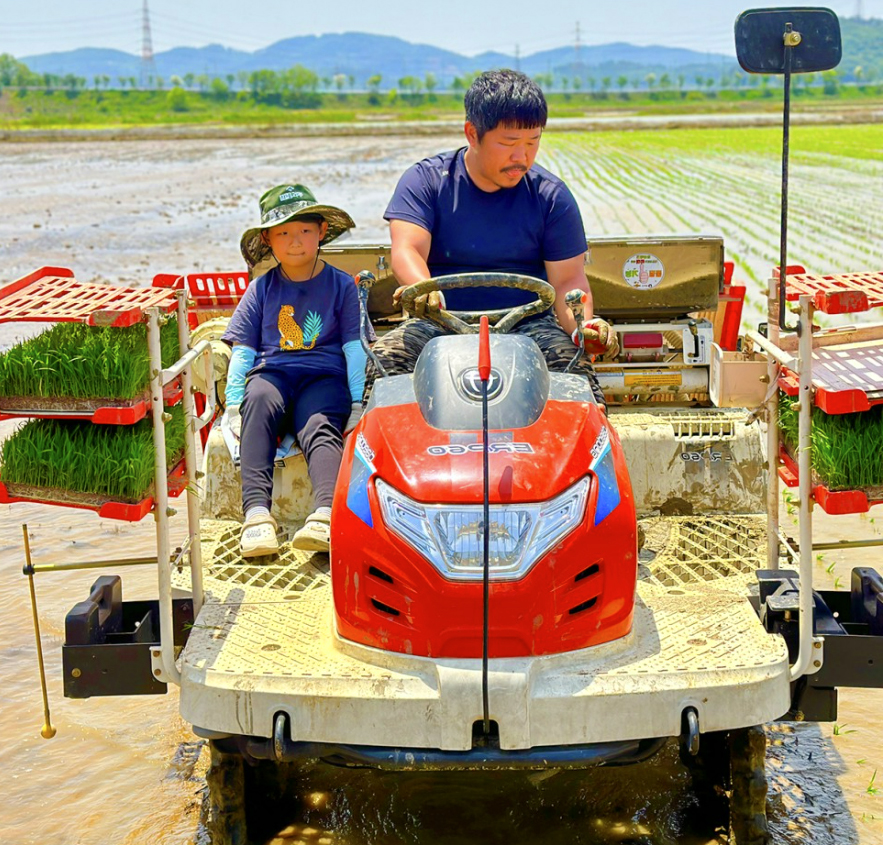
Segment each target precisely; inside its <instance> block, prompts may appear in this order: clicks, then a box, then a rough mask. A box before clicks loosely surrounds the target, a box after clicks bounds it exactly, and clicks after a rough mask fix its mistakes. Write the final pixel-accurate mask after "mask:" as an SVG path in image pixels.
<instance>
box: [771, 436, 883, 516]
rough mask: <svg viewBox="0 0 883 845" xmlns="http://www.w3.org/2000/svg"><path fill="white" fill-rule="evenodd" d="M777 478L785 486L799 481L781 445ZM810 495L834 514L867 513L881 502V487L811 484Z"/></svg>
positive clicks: (824, 508) (788, 455)
mask: <svg viewBox="0 0 883 845" xmlns="http://www.w3.org/2000/svg"><path fill="white" fill-rule="evenodd" d="M779 460H780V462H781V465H780V466H779V478H781V479H782V482H783V483H784V484H785V485H786V486H787V487H797V485H798V484H799V483H800V477H799V475H798V470H797V463H796V462H795V460H794V458H793V457H792V456H791V454H790V453H789V452H788V450H787V449H786V448H785V447H784V446H783V445H780V446H779ZM812 496H813V499H815V501H816V503H817V504H818V505H819V507H820V508H821V509H822V510H823V511H824V512H825V513H827V514H831V515H834V516H838V515H843V514H848V513H867V512H868V510H869V509H870V508H871V507H872V506H873V505H879V504H883V487H869V488H867V489H864V490H831V489H829V488H828V487H826V486H825V485H824V484H821V483H816V482H815V479H814V483H813V484H812Z"/></svg>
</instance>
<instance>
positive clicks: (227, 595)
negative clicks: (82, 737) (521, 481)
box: [179, 517, 790, 750]
mask: <svg viewBox="0 0 883 845" xmlns="http://www.w3.org/2000/svg"><path fill="white" fill-rule="evenodd" d="M643 525H644V530H645V534H646V541H645V544H644V548H643V550H642V553H641V560H642V572H641V575H642V577H641V579H640V581H639V584H638V597H637V603H636V608H635V623H634V628H633V631H632V633H631V634H630V635H629V636H628V637H625V638H623V639H621V640H619V641H617V642H614V643H610V644H607V645H603V646H598V647H595V648H590V649H585V650H582V651H578V652H571V653H568V654H563V655H552V656H547V657H538V658H507V659H498V660H491V661H490V704H491V717H492V718H493V719H495V720H496V721H497V722H498V723H499V727H500V745H501V748H503V749H519V748H530V747H536V746H546V745H563V744H578V743H592V742H601V741H615V740H628V739H638V738H644V737H654V736H674V735H678V734H679V733H680V732H681V718H682V712H683V709H684V708H685V707H695V708H696V710H697V712H698V713H699V724H700V727H701V730H703V731H711V730H720V729H724V728H732V727H740V726H748V725H754V724H760V723H763V722H766V721H769V720H771V719H775V718H778V717H779V716H781V715H782V714H783V713H784V712H785V711H786V710H787V709H788V705H789V700H790V699H789V683H788V657H787V652H786V649H785V644H784V641H783V640H782V639H781V638H779V637H774V636H770V635H768V634H767V633H766V632H765V631H764V629H763V626H762V625H761V624H760V621H759V620H758V617H757V615H756V613H755V612H754V610H753V608H752V607H751V605H750V604H749V602H748V589H749V584H750V582H751V581H752V580H753V572H754V570H755V569H757V568H760V566H761V565H762V564H763V560H762V557H761V554H762V551H763V549H764V548H765V525H764V521H763V518H762V517H739V518H730V519H721V518H716V517H672V518H659V519H654V520H647V521H645V522H644V523H643ZM206 527H207V529H208V530H207V531H206V537H205V539H204V541H203V550H204V560H205V562H206V572H205V576H206V593H207V602H206V605H205V607H204V608H203V609H202V611H201V613H200V614H199V618H198V619H197V622H196V624H195V626H194V629H193V631H192V633H191V635H190V639H189V641H188V643H187V647H186V648H185V650H184V653H183V657H182V673H183V679H182V689H181V713H182V715H183V716H184V718H185V719H187V720H188V721H190V722H192V723H193V724H194V725H197V726H199V727H201V728H205V729H210V730H214V731H218V732H227V733H231V734H244V735H251V736H263V737H269V736H271V735H272V726H273V719H274V717H275V714H276V713H278V712H280V711H284V712H286V713H288V715H289V720H290V724H291V736H292V739H293V740H295V741H297V740H311V741H316V742H334V743H344V744H347V743H348V744H363V745H381V746H397V747H424V748H440V749H450V750H465V749H468V748H470V747H471V745H472V725H473V723H474V722H475V721H477V720H478V719H480V718H481V715H482V702H481V671H480V661H478V660H439V661H432V660H428V659H425V658H417V657H412V656H408V655H403V654H393V653H388V652H383V651H379V650H376V649H370V648H366V647H363V646H357V645H354V644H352V643H349V642H346V641H342V640H340V639H339V638H338V637H337V636H336V634H335V632H334V626H333V608H332V597H331V589H330V581H329V578H328V574H327V571H326V569H325V567H326V565H327V558H325V556H322V555H312V556H311V555H309V553H304V552H294V551H293V550H291V549H290V547H288V546H283V550H282V554H281V555H280V557H279V558H278V559H272V560H268V561H267V562H266V564H264V565H261V564H259V563H256V562H255V561H249V562H247V563H243V562H241V561H240V560H238V559H237V548H238V533H237V532H238V526H236V524H235V523H223V522H218V523H211V524H208V525H207V526H206ZM231 538H234V539H231ZM179 577H180V576H179ZM182 586H183V585H182ZM649 693H653V699H652V706H651V705H650V701H649V699H648V698H647V695H648V694H649Z"/></svg>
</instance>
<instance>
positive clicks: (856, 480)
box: [779, 395, 883, 490]
mask: <svg viewBox="0 0 883 845" xmlns="http://www.w3.org/2000/svg"><path fill="white" fill-rule="evenodd" d="M795 404H796V400H794V399H792V398H791V397H790V396H785V395H782V396H780V398H779V429H780V431H781V433H782V439H783V440H784V441H785V444H786V445H787V446H788V447H789V448H791V449H793V450H796V448H797V442H798V427H799V423H798V414H797V411H796V410H795V408H794V405H795ZM881 443H883V406H876V407H874V408H871V409H870V410H869V411H863V412H861V413H855V414H825V413H823V412H822V411H820V410H819V409H818V408H813V410H812V466H813V470H814V471H815V472H816V474H817V475H818V477H819V478H820V479H821V480H822V481H823V482H824V483H825V485H826V486H828V487H829V488H830V489H832V490H852V489H863V488H867V487H878V486H880V485H883V449H881V448H880V444H881Z"/></svg>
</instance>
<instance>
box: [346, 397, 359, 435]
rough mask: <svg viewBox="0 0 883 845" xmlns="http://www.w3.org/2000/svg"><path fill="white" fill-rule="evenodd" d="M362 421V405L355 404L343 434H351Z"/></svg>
mask: <svg viewBox="0 0 883 845" xmlns="http://www.w3.org/2000/svg"><path fill="white" fill-rule="evenodd" d="M360 419H362V403H361V402H353V404H352V406H351V408H350V418H349V419H348V420H347V421H346V425H345V426H344V427H343V433H344V434H349V433H350V432H351V431H352V430H353V429H354V428H355V427H356V426H357V425H358V424H359V420H360Z"/></svg>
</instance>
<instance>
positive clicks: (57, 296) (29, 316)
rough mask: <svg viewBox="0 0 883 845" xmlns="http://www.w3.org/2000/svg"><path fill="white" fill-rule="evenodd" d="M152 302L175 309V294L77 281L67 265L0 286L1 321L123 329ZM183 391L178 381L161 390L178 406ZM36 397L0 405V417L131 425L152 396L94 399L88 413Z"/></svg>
mask: <svg viewBox="0 0 883 845" xmlns="http://www.w3.org/2000/svg"><path fill="white" fill-rule="evenodd" d="M151 307H157V308H159V309H160V310H161V311H163V312H165V313H171V312H173V311H176V310H177V308H178V303H177V300H176V299H175V296H174V293H173V292H172V291H171V290H168V289H166V290H157V289H154V288H124V287H117V286H115V285H98V284H90V283H86V282H80V281H77V279H76V278H75V277H74V274H73V271H72V270H70V269H68V268H67V267H41V268H40V269H39V270H35V271H34V272H33V273H31V274H30V275H28V276H24V277H23V278H21V279H18V280H17V281H15V282H12V283H10V284H8V285H6V286H5V287H2V288H0V323H4V322H13V321H18V322H41V323H43V322H46V323H85V324H86V325H88V326H110V327H113V328H125V327H127V326H132V325H134V324H135V323H138V322H140V321H141V320H142V319H143V317H144V309H145V308H151ZM182 396H183V392H182V390H181V383H180V381H179V380H177V381H175V382H173V383H172V384H170V385H167V386H166V387H165V389H164V390H163V397H164V399H165V402H166V404H167V405H176V404H177V403H178V402H180V401H181V397H182ZM35 402H36V405H37V407H35V408H33V409H28V410H13V409H9V408H7V409H5V410H4V409H2V408H0V419H8V418H10V417H39V418H51V419H71V420H80V421H81V422H93V423H96V424H99V425H132V424H133V423H136V422H138V421H139V420H142V419H144V417H146V416H147V414H148V413H149V411H150V401H149V399H147V398H144V397H141V398H137V399H133V400H131V401H130V402H120V403H119V404H117V405H99V404H98V403H97V402H96V403H94V405H93V407H92V408H91V409H89V411H90V413H89V414H88V415H86V414H85V413H82V412H81V413H69V414H65V413H64V412H59V411H56V410H54V409H52V408H48V407H46V408H40V407H39V399H37V400H35ZM0 404H2V399H0ZM87 407H88V405H87Z"/></svg>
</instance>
